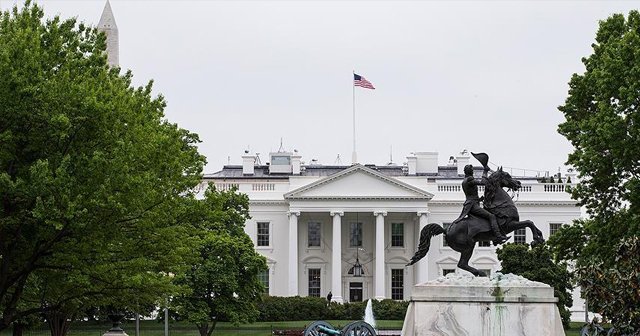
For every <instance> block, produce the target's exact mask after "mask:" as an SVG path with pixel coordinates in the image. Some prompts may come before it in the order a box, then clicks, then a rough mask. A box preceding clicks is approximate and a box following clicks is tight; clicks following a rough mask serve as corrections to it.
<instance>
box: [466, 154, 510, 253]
mask: <svg viewBox="0 0 640 336" xmlns="http://www.w3.org/2000/svg"><path fill="white" fill-rule="evenodd" d="M483 166H484V171H483V173H482V179H476V178H474V177H473V165H470V164H469V165H466V166H465V167H464V180H462V190H463V191H464V196H465V201H464V205H463V206H462V213H461V214H460V217H458V219H456V220H455V221H453V223H457V222H459V221H460V220H462V219H463V218H464V217H465V216H467V215H469V214H471V215H475V216H478V217H481V218H484V219H487V220H488V221H489V222H490V223H491V230H492V231H493V233H494V234H495V236H496V238H495V239H494V240H493V245H498V244H503V243H504V242H506V241H507V240H508V239H509V238H511V237H507V236H505V235H504V234H503V233H502V231H500V228H499V227H498V221H497V220H496V216H495V215H494V214H492V213H490V212H489V211H487V210H485V209H484V208H482V207H481V206H480V201H481V199H480V197H479V196H478V186H479V185H485V184H486V182H485V180H486V179H487V173H488V172H489V167H487V166H486V165H483Z"/></svg>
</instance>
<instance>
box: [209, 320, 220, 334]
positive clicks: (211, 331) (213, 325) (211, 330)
mask: <svg viewBox="0 0 640 336" xmlns="http://www.w3.org/2000/svg"><path fill="white" fill-rule="evenodd" d="M217 322H218V320H214V321H213V322H212V324H211V328H210V329H209V331H208V332H207V336H211V334H213V329H215V328H216V323H217Z"/></svg>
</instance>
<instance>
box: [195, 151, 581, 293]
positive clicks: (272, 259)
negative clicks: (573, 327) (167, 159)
mask: <svg viewBox="0 0 640 336" xmlns="http://www.w3.org/2000/svg"><path fill="white" fill-rule="evenodd" d="M301 160H302V157H301V156H300V155H299V154H298V153H296V152H282V151H281V152H277V153H271V154H270V155H269V162H268V163H267V164H264V165H263V164H257V163H256V156H254V155H249V154H246V155H245V156H243V164H242V165H227V166H224V168H223V169H222V170H221V171H219V172H216V173H214V174H208V175H205V178H204V182H205V183H214V184H215V185H216V187H217V188H218V189H221V190H228V189H230V188H232V187H237V188H238V190H239V191H240V192H242V193H246V194H247V195H248V196H249V200H250V201H249V204H250V206H249V207H250V209H249V210H250V214H251V217H252V218H251V219H250V220H249V221H248V222H247V223H246V228H245V230H246V232H247V234H248V235H249V236H250V237H251V238H252V239H253V241H254V243H255V247H256V250H257V251H258V252H259V253H260V254H262V255H264V256H265V257H266V258H267V261H268V265H269V271H268V272H265V274H263V281H264V283H265V285H266V287H267V289H268V294H269V295H277V296H295V295H300V296H325V295H327V293H329V291H331V292H332V294H333V300H334V301H338V302H344V301H362V300H366V299H369V298H375V299H383V298H391V299H396V300H408V299H409V298H410V296H411V290H412V287H413V285H414V284H416V283H420V282H424V281H426V280H431V279H435V278H437V277H439V276H441V275H444V274H446V273H448V272H453V271H454V270H455V269H456V264H457V262H458V257H459V253H458V252H455V251H453V250H452V249H451V248H449V247H447V246H446V243H445V242H444V241H443V238H442V235H440V236H436V237H434V238H433V239H432V244H431V248H430V250H429V253H428V254H427V257H425V258H424V259H423V260H421V261H420V262H419V263H417V264H416V265H414V266H411V267H405V265H406V264H407V262H408V261H409V259H410V258H411V256H413V254H414V252H415V250H416V246H417V244H418V237H419V230H420V229H421V228H422V227H423V226H424V225H426V224H427V223H439V224H441V225H443V226H446V225H447V224H448V223H451V222H452V221H453V220H454V219H456V218H457V217H458V216H459V215H460V211H461V209H462V204H463V202H464V194H463V192H462V190H461V182H462V178H463V176H464V173H463V167H464V166H465V165H467V164H469V163H471V159H470V157H469V156H468V155H466V154H460V155H458V156H457V157H455V158H454V159H453V160H450V163H449V164H448V165H445V166H442V165H438V153H435V152H421V153H415V154H414V155H411V156H409V157H407V163H406V164H405V165H384V166H377V165H360V164H355V165H350V166H342V165H340V166H337V165H319V164H303V162H302V161H301ZM475 163H477V162H475ZM481 170H482V167H480V166H479V164H478V167H477V172H476V173H477V174H478V176H480V175H481V172H482V171H481ZM516 175H517V174H516ZM518 179H519V180H520V181H521V182H522V185H523V186H522V189H521V190H520V191H519V193H518V194H516V195H514V199H515V200H516V204H517V206H518V210H519V212H520V217H521V219H530V220H532V221H533V222H535V224H536V226H537V227H538V228H539V229H540V230H542V232H543V233H544V234H545V238H546V237H548V236H549V235H550V234H552V233H553V232H554V230H557V229H558V228H559V227H560V226H561V225H563V224H566V223H571V221H572V220H574V219H576V218H579V217H580V208H579V207H577V206H576V202H575V201H573V200H572V199H571V198H570V195H569V194H568V193H567V192H566V188H567V186H568V185H569V184H567V183H566V180H564V181H565V182H560V183H541V182H539V181H538V179H537V178H536V177H518ZM574 179H575V177H574ZM511 235H512V238H511V241H515V242H522V243H524V242H530V241H531V240H532V234H531V232H530V231H529V230H526V231H525V230H524V229H523V230H520V231H516V232H514V233H512V234H511ZM470 265H471V266H473V267H475V268H478V269H480V270H482V271H484V272H485V273H491V272H495V271H497V270H499V269H500V264H499V262H498V260H497V257H496V254H495V247H492V246H491V245H490V244H489V242H485V243H480V244H479V246H478V247H477V248H476V250H475V253H474V255H473V257H472V260H471V262H470ZM354 266H355V267H354ZM359 266H361V267H359ZM360 270H361V272H360ZM360 273H361V274H360Z"/></svg>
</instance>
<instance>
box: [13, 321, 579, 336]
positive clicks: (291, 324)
mask: <svg viewBox="0 0 640 336" xmlns="http://www.w3.org/2000/svg"><path fill="white" fill-rule="evenodd" d="M312 322H313V321H286V322H256V323H249V324H242V325H239V326H234V325H232V324H231V323H227V322H220V323H218V324H217V325H216V329H215V331H214V332H213V335H212V336H234V335H242V336H268V335H271V330H272V329H303V328H305V326H307V325H309V324H310V323H312ZM327 322H329V323H331V325H333V326H335V327H336V328H342V327H343V326H345V325H347V324H348V323H349V322H351V321H345V320H339V321H335V320H328V321H327ZM376 324H377V326H378V328H380V329H396V330H400V329H402V321H401V320H380V321H376ZM582 325H583V323H580V322H572V323H571V328H570V329H569V330H567V331H566V336H579V335H580V328H581V327H582ZM109 328H110V325H108V324H96V323H91V322H84V323H77V324H74V325H73V326H72V327H71V330H70V331H69V334H68V336H102V334H103V333H104V332H105V331H107V330H108V329H109ZM123 329H124V330H125V331H126V332H127V333H128V334H129V335H130V336H134V335H135V322H134V321H128V322H126V323H125V324H123ZM169 335H170V336H199V334H198V331H197V330H196V328H195V326H193V325H191V324H187V323H183V322H178V323H171V324H170V325H169ZM0 336H11V330H10V329H8V330H4V331H3V332H0ZM24 336H50V334H49V330H48V329H47V328H46V326H41V327H39V328H34V329H30V330H25V333H24ZM140 336H164V324H162V323H161V322H157V321H141V322H140Z"/></svg>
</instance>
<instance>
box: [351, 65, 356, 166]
mask: <svg viewBox="0 0 640 336" xmlns="http://www.w3.org/2000/svg"><path fill="white" fill-rule="evenodd" d="M355 78H356V71H355V70H354V71H353V76H351V85H352V86H353V153H352V154H351V164H356V163H357V162H358V156H357V154H356V83H355Z"/></svg>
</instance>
